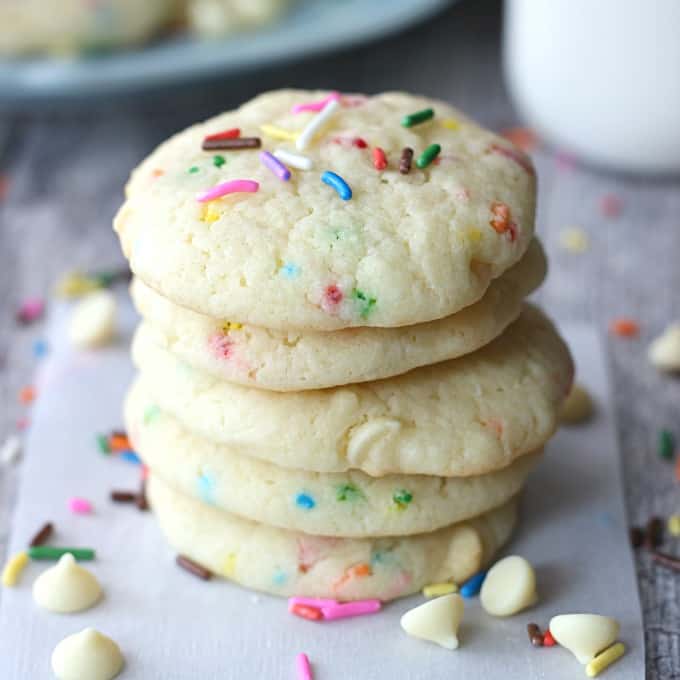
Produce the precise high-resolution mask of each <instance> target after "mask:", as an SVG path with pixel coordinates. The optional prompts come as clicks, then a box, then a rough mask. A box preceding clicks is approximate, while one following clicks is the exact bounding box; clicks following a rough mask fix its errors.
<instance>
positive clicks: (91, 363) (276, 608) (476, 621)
mask: <svg viewBox="0 0 680 680" xmlns="http://www.w3.org/2000/svg"><path fill="white" fill-rule="evenodd" d="M124 312H125V313H124V317H125V318H124V323H123V325H124V326H125V328H124V329H123V330H122V332H121V336H122V337H121V340H120V342H119V343H118V344H117V345H116V346H115V347H112V348H109V349H106V350H103V351H100V352H97V353H92V354H83V353H74V352H73V351H72V350H71V349H70V348H69V347H68V343H67V342H66V339H65V315H66V310H65V309H64V308H57V309H56V310H54V314H53V318H52V320H51V324H50V333H49V336H48V337H49V344H50V354H49V356H48V357H47V358H46V359H45V360H44V363H43V365H42V368H41V371H40V375H39V378H38V381H37V386H38V392H39V397H38V401H37V404H36V407H35V410H34V414H33V426H32V428H31V431H30V434H29V437H28V443H27V450H26V454H25V460H24V462H23V470H22V476H21V488H20V489H19V500H18V505H17V509H16V515H15V517H14V522H13V528H12V538H11V544H10V551H11V552H15V551H17V550H20V549H22V548H23V547H24V546H25V544H26V542H27V541H28V540H29V539H30V537H31V536H32V535H33V534H34V532H35V531H36V530H37V529H38V528H39V527H40V526H41V525H42V524H43V523H44V522H45V521H47V520H51V521H53V522H55V524H56V527H57V533H56V535H55V536H54V538H53V543H54V544H55V545H56V544H61V545H67V544H68V545H71V546H74V545H78V546H88V547H93V548H95V549H96V550H97V560H96V562H92V563H90V567H91V569H92V570H93V571H94V572H95V573H96V575H97V576H98V578H99V579H100V581H101V583H102V585H103V587H104V589H105V591H106V598H105V600H104V601H103V602H102V603H101V604H100V605H99V606H97V607H95V608H94V609H92V610H90V611H87V612H82V613H80V614H75V615H68V616H64V615H56V614H50V613H47V612H45V611H42V610H40V609H38V608H37V606H36V605H35V604H34V603H33V600H32V597H31V585H32V582H33V581H34V579H35V577H36V576H37V575H38V574H39V573H40V571H41V570H42V569H44V568H46V567H47V566H48V565H47V564H45V563H42V564H38V563H34V564H31V565H29V567H28V568H27V569H26V571H25V572H24V575H23V579H22V582H21V584H20V586H19V587H17V588H14V589H5V590H4V591H3V592H2V596H1V599H0V679H1V680H29V679H30V680H42V679H43V678H44V679H48V678H51V677H52V674H51V671H50V665H49V659H50V655H51V653H52V649H53V648H54V646H55V645H56V643H57V642H59V640H61V639H62V638H63V637H65V636H66V635H69V634H70V633H73V632H76V631H79V630H81V629H82V628H84V627H86V626H94V627H96V628H98V629H100V630H101V631H102V632H105V633H107V634H108V635H110V636H111V637H113V638H114V639H115V640H116V641H117V642H118V643H119V644H120V646H121V648H122V650H123V653H124V655H125V657H126V668H125V670H124V672H123V673H122V674H121V676H120V677H121V679H122V680H133V679H134V680H155V679H156V678H158V679H159V680H160V679H162V680H189V679H192V678H196V679H197V680H198V679H200V680H213V679H214V680H218V679H219V680H227V679H232V678H233V679H234V680H237V679H238V680H261V679H262V680H277V679H292V678H295V665H294V657H295V655H296V654H297V653H298V652H301V651H304V652H306V653H307V654H308V655H309V657H310V659H311V661H312V664H313V668H314V673H315V679H316V680H334V679H338V680H339V679H342V680H350V679H351V680H369V679H377V678H381V679H382V678H389V679H392V680H393V679H401V678H408V679H422V680H425V679H427V680H437V679H439V678H442V679H443V678H447V679H448V678H466V679H470V680H472V679H477V678H480V679H482V678H483V679H485V680H495V679H498V680H501V679H502V680H515V679H517V680H520V679H521V680H538V679H545V680H548V679H549V680H567V679H568V680H573V679H574V678H581V677H585V673H584V669H583V667H582V666H581V665H580V664H579V663H578V662H577V661H576V659H575V658H574V657H573V656H572V655H571V654H570V653H569V652H567V651H566V650H565V649H561V648H543V649H534V648H532V647H531V646H530V645H529V643H528V640H527V635H526V624H527V623H528V622H531V621H534V622H536V623H538V624H539V625H540V626H541V627H544V626H546V625H547V623H548V621H549V619H550V617H551V616H552V615H554V614H558V613H569V612H596V613H602V614H608V615H611V616H614V617H616V618H618V619H619V620H620V622H621V640H622V641H623V642H624V643H625V644H626V647H627V653H626V655H625V657H624V658H623V659H622V660H621V661H619V662H618V663H617V664H616V665H615V666H612V667H611V668H610V669H608V670H607V671H606V675H605V676H604V677H606V678H607V679H609V678H611V680H633V679H635V680H642V678H644V648H643V634H642V622H641V614H640V605H639V601H638V594H637V586H636V581H635V574H634V569H633V563H632V557H631V554H630V549H629V547H628V540H627V522H626V518H625V513H624V506H623V502H622V495H621V493H622V492H621V480H620V477H619V464H618V453H617V449H616V441H615V435H614V432H615V430H614V423H613V420H612V413H611V410H610V407H609V397H608V394H607V378H606V374H605V364H604V358H603V355H602V351H601V348H600V346H599V343H598V341H597V338H596V336H595V333H594V332H593V331H592V329H589V328H587V327H583V326H567V327H565V328H564V329H563V330H564V332H565V334H566V336H567V338H568V340H569V342H570V344H571V347H572V350H573V352H574V355H575V357H576V363H577V367H578V379H579V381H581V382H583V383H585V384H586V385H587V386H588V388H589V389H590V390H591V391H592V393H593V394H594V395H595V398H596V399H597V402H598V416H597V418H596V419H595V420H594V421H593V422H592V424H589V425H587V426H582V427H578V428H571V429H564V430H563V431H561V432H560V433H559V434H558V436H557V437H556V438H555V440H554V441H553V442H552V443H551V444H550V445H549V447H548V452H547V455H546V460H545V461H544V462H543V464H542V465H541V467H540V469H539V470H538V471H537V472H536V473H535V474H534V475H533V477H532V479H531V480H530V488H529V490H528V492H527V493H526V495H525V497H524V501H523V522H522V525H521V528H520V530H519V531H518V533H517V535H516V536H515V538H514V540H513V541H512V542H511V544H510V545H509V546H508V547H507V548H506V550H505V551H504V553H505V554H509V553H519V554H522V555H524V556H525V557H527V558H528V559H529V560H530V561H531V562H532V563H533V564H534V565H535V566H536V569H537V574H538V583H539V590H540V604H539V605H537V606H536V607H534V608H533V609H531V610H530V611H527V612H523V613H521V614H519V615H518V616H515V617H513V618H510V619H507V620H502V619H493V618H491V617H489V616H487V615H486V614H485V613H484V611H483V610H482V609H481V608H480V606H479V604H478V601H477V600H471V601H470V600H468V601H466V611H465V617H464V622H463V626H462V628H461V631H460V636H461V647H460V649H459V650H457V651H455V652H451V651H446V650H443V649H440V648H438V647H436V646H434V645H431V644H427V643H424V642H421V641H418V640H415V639H412V638H410V637H408V636H406V635H405V634H404V633H403V632H402V630H401V628H400V627H399V618H400V616H401V614H402V613H403V612H404V611H406V610H407V609H409V608H410V607H412V606H414V605H415V604H418V603H419V602H421V601H422V598H420V597H417V596H416V597H412V598H408V599H406V600H399V601H397V602H395V603H392V604H390V605H388V606H387V607H386V608H385V609H384V610H383V612H382V613H380V614H378V615H375V616H371V617H365V618H363V619H353V620H345V621H339V622H334V623H324V624H317V623H312V622H308V621H304V620H301V619H298V618H295V617H293V616H291V615H290V614H288V613H287V611H286V603H285V601H284V600H281V599H277V598H273V597H268V596H265V595H255V594H253V593H251V592H249V591H246V590H243V589H241V588H239V587H237V586H235V585H232V584H230V583H226V582H223V581H217V580H216V581H212V582H208V583H204V582H202V581H199V580H197V579H195V578H193V577H191V576H190V575H188V574H186V573H185V572H183V571H181V570H180V569H178V568H177V567H176V566H175V565H174V562H173V560H174V555H173V553H172V552H171V551H170V550H169V548H168V547H167V546H166V545H165V543H164V541H163V539H162V537H161V535H160V533H159V532H158V530H157V527H156V525H155V522H154V520H153V517H152V516H151V515H150V514H149V513H140V512H139V511H137V509H136V508H134V506H122V505H114V504H112V503H111V502H110V501H109V499H108V495H109V492H110V490H111V489H113V488H122V489H127V488H131V489H134V488H136V486H137V479H138V468H136V467H134V466H131V465H130V464H128V463H125V462H123V461H121V460H117V459H110V458H107V457H105V456H102V455H101V454H100V453H98V451H97V449H96V446H95V442H94V436H95V433H96V432H106V431H109V430H111V429H113V428H115V427H119V426H120V423H121V417H120V412H121V400H122V396H123V393H124V390H125V388H126V386H127V384H128V383H129V381H130V379H131V376H132V366H131V364H130V361H129V359H128V357H127V342H128V340H129V332H130V329H131V327H132V325H133V323H134V316H133V314H132V312H131V310H130V309H129V308H128V307H127V305H125V309H124ZM519 407H520V405H518V408H519ZM74 495H77V496H83V497H85V498H88V499H90V500H91V501H92V502H93V503H94V506H95V513H94V514H93V515H91V516H75V515H72V514H70V512H69V511H68V509H67V501H68V498H69V497H71V496H74ZM83 680H87V679H86V678H83Z"/></svg>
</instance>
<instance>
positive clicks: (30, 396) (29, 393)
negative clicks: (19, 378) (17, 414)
mask: <svg viewBox="0 0 680 680" xmlns="http://www.w3.org/2000/svg"><path fill="white" fill-rule="evenodd" d="M34 399H35V388H34V387H31V386H30V385H27V386H26V387H22V388H21V390H19V401H20V402H21V403H22V404H30V403H31V402H32V401H33V400H34Z"/></svg>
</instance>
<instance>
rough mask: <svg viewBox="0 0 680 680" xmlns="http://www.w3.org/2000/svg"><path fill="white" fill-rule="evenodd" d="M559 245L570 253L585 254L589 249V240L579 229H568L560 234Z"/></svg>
mask: <svg viewBox="0 0 680 680" xmlns="http://www.w3.org/2000/svg"><path fill="white" fill-rule="evenodd" d="M560 245H561V246H562V248H564V250H568V251H569V252H570V253H585V252H586V250H588V248H589V247H590V239H589V238H588V234H587V233H586V232H585V231H583V229H581V228H580V227H570V228H568V229H563V230H562V232H560Z"/></svg>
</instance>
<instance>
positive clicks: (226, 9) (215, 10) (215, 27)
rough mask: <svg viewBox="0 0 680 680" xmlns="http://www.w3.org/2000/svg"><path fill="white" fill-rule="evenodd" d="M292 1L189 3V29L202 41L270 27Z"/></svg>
mask: <svg viewBox="0 0 680 680" xmlns="http://www.w3.org/2000/svg"><path fill="white" fill-rule="evenodd" d="M290 2H291V0H188V2H187V8H186V13H187V21H188V24H189V27H190V28H191V29H192V30H193V31H195V32H196V33H198V35H200V36H201V37H204V38H220V37H222V36H224V35H228V34H230V33H237V32H239V31H244V30H249V29H253V28H256V27H258V26H262V25H264V24H269V23H271V22H273V21H274V20H275V19H277V18H279V17H280V16H281V14H283V12H284V10H285V9H286V8H287V7H288V5H289V4H290Z"/></svg>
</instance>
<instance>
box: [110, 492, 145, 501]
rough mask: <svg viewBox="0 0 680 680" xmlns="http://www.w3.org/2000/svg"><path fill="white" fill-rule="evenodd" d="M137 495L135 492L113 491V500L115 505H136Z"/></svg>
mask: <svg viewBox="0 0 680 680" xmlns="http://www.w3.org/2000/svg"><path fill="white" fill-rule="evenodd" d="M137 495H138V494H136V493H135V492H134V491H112V492H111V500H112V501H113V502H114V503H134V502H135V501H136V500H137Z"/></svg>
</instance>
